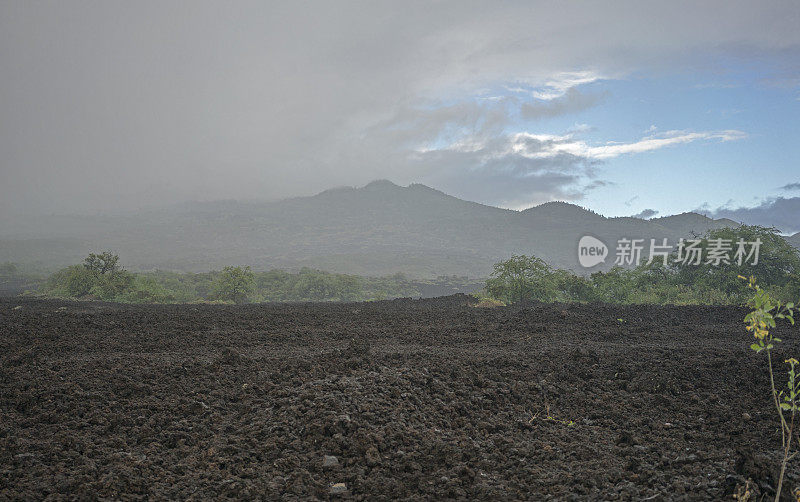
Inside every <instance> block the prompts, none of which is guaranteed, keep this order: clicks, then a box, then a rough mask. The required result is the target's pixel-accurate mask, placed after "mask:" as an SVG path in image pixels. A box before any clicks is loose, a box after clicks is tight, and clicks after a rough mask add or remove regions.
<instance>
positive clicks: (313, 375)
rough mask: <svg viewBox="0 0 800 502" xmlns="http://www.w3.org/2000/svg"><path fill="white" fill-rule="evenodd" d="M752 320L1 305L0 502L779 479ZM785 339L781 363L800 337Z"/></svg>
mask: <svg viewBox="0 0 800 502" xmlns="http://www.w3.org/2000/svg"><path fill="white" fill-rule="evenodd" d="M17 306H21V308H17V309H15V307H17ZM743 315H744V311H743V310H742V309H736V308H719V307H713V308H712V307H682V308H675V307H645V306H635V307H621V306H610V305H540V304H537V305H533V306H529V307H524V308H522V307H520V308H510V307H509V308H497V309H481V308H474V307H470V306H468V305H467V298H466V297H463V296H455V297H448V298H441V299H434V300H422V301H411V300H397V301H389V302H377V303H368V304H325V305H319V304H309V305H248V306H214V305H183V306H122V305H108V304H98V303H69V302H55V301H38V300H20V299H4V300H0V390H1V391H2V394H0V499H40V498H50V499H76V498H84V499H85V498H91V499H95V498H108V499H133V498H157V499H185V498H193V499H212V498H213V499H219V498H226V497H227V498H235V499H257V498H263V499H271V500H274V499H303V500H308V499H328V498H334V499H356V500H394V499H415V500H416V499H420V498H423V499H445V498H452V499H465V498H469V499H483V500H505V499H531V500H542V499H551V498H552V499H559V500H570V499H575V500H587V499H591V500H595V499H606V500H615V499H622V500H641V499H649V500H681V499H689V500H695V499H703V500H706V499H716V500H719V499H723V498H728V499H730V494H731V493H732V491H733V490H734V488H735V487H736V485H737V483H742V482H744V480H745V479H746V478H747V477H751V478H753V480H754V481H755V482H756V484H757V485H760V487H759V488H758V489H759V490H761V492H762V493H764V492H766V493H769V491H770V489H771V488H770V486H771V485H773V484H774V481H773V479H772V476H774V474H773V473H772V472H771V469H772V468H773V467H774V466H775V465H777V463H778V452H777V450H778V449H779V447H780V437H779V436H777V435H776V431H777V429H776V428H777V421H776V419H775V413H774V411H773V409H772V408H771V407H770V406H771V404H770V401H769V394H768V389H769V381H768V379H767V376H766V373H765V369H766V360H765V358H764V357H762V356H757V355H755V354H754V353H752V352H751V351H750V349H749V348H748V346H749V344H750V339H749V335H748V334H747V333H746V332H745V331H744V329H743V325H742V323H741V319H742V317H743ZM779 331H780V335H779V336H781V337H782V338H783V339H784V340H785V342H784V344H783V346H782V347H781V351H780V353H778V354H776V356H777V357H776V360H780V361H781V364H780V366H781V372H783V368H782V366H783V364H782V360H783V359H784V358H785V357H786V356H787V355H788V354H790V353H795V354H800V343H798V341H800V337H798V335H799V334H800V330H799V329H798V328H782V329H780V330H779ZM781 381H783V377H781ZM548 411H549V415H550V417H551V418H550V419H548V418H547V417H548ZM325 455H331V456H335V457H337V460H338V466H333V467H323V456H325ZM798 474H799V473H798V471H797V469H792V470H790V473H789V477H790V479H789V481H788V483H787V485H788V486H787V489H786V490H785V492H786V493H787V494H788V492H789V491H790V490H791V489H792V488H794V486H795V485H797V484H798V481H800V476H798ZM334 483H344V484H345V486H346V491H345V492H344V493H341V494H331V492H332V491H334V492H336V491H340V490H342V489H343V488H342V487H341V486H337V487H334V488H333V489H332V484H334Z"/></svg>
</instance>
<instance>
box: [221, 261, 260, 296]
mask: <svg viewBox="0 0 800 502" xmlns="http://www.w3.org/2000/svg"><path fill="white" fill-rule="evenodd" d="M253 284H254V280H253V272H251V271H250V267H225V268H223V269H222V272H220V274H219V275H218V276H217V278H216V280H215V281H214V291H215V293H216V296H217V298H218V299H220V300H226V301H231V302H235V303H244V302H246V301H247V299H248V295H249V294H250V293H251V292H252V291H253Z"/></svg>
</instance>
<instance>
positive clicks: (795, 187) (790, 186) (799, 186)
mask: <svg viewBox="0 0 800 502" xmlns="http://www.w3.org/2000/svg"><path fill="white" fill-rule="evenodd" d="M781 190H787V191H794V190H800V183H787V184H786V185H783V186H782V187H781Z"/></svg>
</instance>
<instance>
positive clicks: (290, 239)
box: [0, 180, 800, 277]
mask: <svg viewBox="0 0 800 502" xmlns="http://www.w3.org/2000/svg"><path fill="white" fill-rule="evenodd" d="M34 220H35V219H34ZM19 225H23V226H26V227H25V228H24V229H25V230H26V232H17V233H16V234H15V233H14V232H13V231H8V229H7V228H3V229H0V262H3V261H17V262H33V263H38V264H40V265H42V266H44V265H48V266H63V265H65V264H69V263H77V262H80V261H81V259H82V257H83V256H85V254H86V253H88V252H89V251H95V250H99V249H113V250H114V251H116V252H118V253H119V254H120V257H121V259H122V261H123V262H124V263H125V264H126V265H127V266H128V267H129V268H132V269H139V270H148V269H154V268H160V269H171V270H185V271H205V270H210V269H214V268H221V267H223V266H226V265H236V264H241V265H250V266H252V267H254V268H257V269H267V268H288V269H296V268H300V267H304V266H308V267H314V268H321V269H325V270H329V271H335V272H345V273H357V274H363V275H383V274H390V273H396V272H404V273H407V274H409V275H413V276H418V277H429V276H436V275H467V276H471V277H482V276H486V275H487V274H488V273H489V272H490V271H491V266H492V264H493V263H495V262H496V261H499V260H501V259H505V258H507V257H508V256H510V255H511V254H533V255H536V256H539V257H541V258H543V259H545V260H546V261H547V262H548V263H550V264H551V265H553V266H555V267H559V268H568V269H572V270H575V271H577V272H586V271H585V270H583V269H581V268H580V267H579V265H578V263H577V242H578V240H579V239H580V237H582V236H583V235H593V236H595V237H597V238H600V239H601V240H603V241H604V242H606V243H607V245H609V248H611V252H612V254H613V248H614V244H615V242H616V240H618V239H620V238H623V237H626V238H644V239H647V240H648V241H647V242H649V239H650V238H655V239H662V238H665V237H666V238H668V239H669V241H670V242H677V239H678V238H680V237H691V236H692V234H702V233H705V232H706V231H708V230H709V229H711V228H721V227H723V226H731V225H734V226H735V225H738V224H737V223H735V222H732V221H730V220H714V219H711V218H708V217H706V216H703V215H700V214H697V213H683V214H680V215H673V216H666V217H660V218H654V219H651V220H644V219H640V218H634V217H619V218H616V217H612V218H609V217H606V216H603V215H600V214H598V213H595V212H594V211H591V210H589V209H586V208H583V207H580V206H578V205H575V204H572V203H568V202H560V201H554V202H547V203H544V204H540V205H538V206H534V207H532V208H528V209H525V210H523V211H515V210H511V209H503V208H498V207H494V206H488V205H485V204H480V203H478V202H472V201H467V200H463V199H459V198H457V197H454V196H452V195H448V194H446V193H444V192H442V191H439V190H437V189H435V188H431V187H428V186H426V185H422V184H419V183H415V184H411V185H408V186H405V187H403V186H400V185H397V184H395V183H392V182H391V181H389V180H375V181H373V182H371V183H369V184H367V185H365V186H363V187H359V188H356V187H337V188H332V189H329V190H325V191H322V192H319V193H317V194H314V195H309V196H304V197H294V198H289V199H283V200H278V201H266V202H259V201H246V202H243V201H236V200H226V201H209V202H195V203H183V204H179V205H176V206H173V207H167V208H160V209H155V210H149V211H146V212H140V213H136V214H132V215H126V216H108V217H55V218H52V219H51V220H48V219H46V218H45V219H40V220H38V221H31V220H30V219H29V220H28V221H27V222H18V226H19ZM39 239H48V240H47V241H40V240H39ZM53 239H56V240H58V239H61V241H59V244H54V241H53ZM789 239H794V241H800V234H798V235H795V236H793V237H791V238H789ZM45 242H46V244H45ZM790 242H793V241H791V240H790ZM793 243H794V242H793ZM795 245H800V242H797V243H796V244H795ZM611 261H613V260H611ZM608 266H610V264H605V265H604V266H600V267H599V268H603V267H605V268H607V267H608ZM592 271H593V270H592Z"/></svg>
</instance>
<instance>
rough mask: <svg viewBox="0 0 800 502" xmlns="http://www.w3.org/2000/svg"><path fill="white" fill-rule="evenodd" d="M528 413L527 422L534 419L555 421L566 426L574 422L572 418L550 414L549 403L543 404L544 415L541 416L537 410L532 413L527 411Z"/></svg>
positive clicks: (531, 421)
mask: <svg viewBox="0 0 800 502" xmlns="http://www.w3.org/2000/svg"><path fill="white" fill-rule="evenodd" d="M528 415H530V418H529V419H528V423H529V424H532V423H533V422H535V421H536V420H544V421H545V422H555V423H557V424H561V425H566V426H567V427H572V426H573V425H575V422H573V421H572V420H563V419H560V418H556V417H554V416H553V415H552V414H550V405H549V404H547V403H545V405H544V416H542V412H541V411H537V412H536V413H532V412H530V411H529V412H528Z"/></svg>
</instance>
